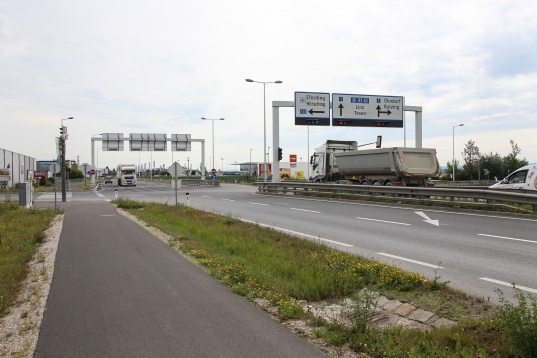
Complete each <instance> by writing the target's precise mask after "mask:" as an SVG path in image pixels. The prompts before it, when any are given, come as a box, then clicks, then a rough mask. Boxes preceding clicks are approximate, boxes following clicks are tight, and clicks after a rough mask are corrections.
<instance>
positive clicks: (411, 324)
mask: <svg viewBox="0 0 537 358" xmlns="http://www.w3.org/2000/svg"><path fill="white" fill-rule="evenodd" d="M397 325H398V326H401V327H403V328H406V329H419V330H421V331H429V330H430V329H431V327H429V326H427V325H426V324H423V323H419V322H416V321H414V320H411V319H408V318H406V317H403V318H401V319H399V321H397Z"/></svg>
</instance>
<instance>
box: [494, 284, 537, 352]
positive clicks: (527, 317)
mask: <svg viewBox="0 0 537 358" xmlns="http://www.w3.org/2000/svg"><path fill="white" fill-rule="evenodd" d="M513 288H514V289H515V290H516V294H515V298H516V299H517V300H518V305H515V304H512V303H511V302H509V301H507V300H506V299H505V297H504V294H503V292H502V291H501V290H500V289H497V290H496V291H497V292H498V295H499V298H500V303H501V306H500V307H498V316H499V318H500V320H501V321H502V322H503V323H504V325H505V328H506V330H507V332H508V333H509V334H510V335H511V339H512V341H513V345H512V349H513V351H514V353H515V354H516V356H518V357H526V358H535V357H537V298H536V297H534V296H531V295H530V294H528V295H527V296H526V295H524V293H522V291H520V289H518V288H516V286H515V285H514V284H513Z"/></svg>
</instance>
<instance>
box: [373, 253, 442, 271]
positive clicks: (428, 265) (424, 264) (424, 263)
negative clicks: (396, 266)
mask: <svg viewBox="0 0 537 358" xmlns="http://www.w3.org/2000/svg"><path fill="white" fill-rule="evenodd" d="M378 254H379V255H382V256H388V257H392V258H394V259H398V260H402V261H408V262H412V263H414V264H418V265H423V266H427V267H432V268H439V269H443V267H442V266H439V265H432V264H428V263H426V262H422V261H416V260H412V259H407V258H406V257H401V256H395V255H390V254H386V253H384V252H379V253H378Z"/></svg>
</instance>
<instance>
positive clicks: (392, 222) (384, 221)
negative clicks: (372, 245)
mask: <svg viewBox="0 0 537 358" xmlns="http://www.w3.org/2000/svg"><path fill="white" fill-rule="evenodd" d="M356 219H360V220H369V221H378V222H381V223H388V224H397V225H411V224H405V223H398V222H396V221H386V220H377V219H369V218H360V217H357V218H356Z"/></svg>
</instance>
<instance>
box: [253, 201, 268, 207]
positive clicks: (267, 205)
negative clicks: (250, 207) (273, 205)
mask: <svg viewBox="0 0 537 358" xmlns="http://www.w3.org/2000/svg"><path fill="white" fill-rule="evenodd" d="M250 204H254V205H265V206H269V204H261V203H252V202H250Z"/></svg>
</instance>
